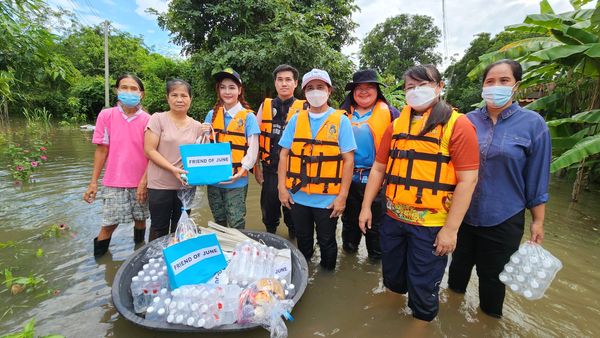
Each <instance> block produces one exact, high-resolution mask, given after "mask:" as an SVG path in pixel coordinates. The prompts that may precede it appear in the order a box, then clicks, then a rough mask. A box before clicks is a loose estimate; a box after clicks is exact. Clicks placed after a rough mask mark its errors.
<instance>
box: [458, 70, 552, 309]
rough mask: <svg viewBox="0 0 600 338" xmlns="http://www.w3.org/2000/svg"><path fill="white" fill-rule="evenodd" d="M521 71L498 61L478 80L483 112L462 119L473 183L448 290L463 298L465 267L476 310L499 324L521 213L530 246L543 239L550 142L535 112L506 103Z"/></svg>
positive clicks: (521, 224)
mask: <svg viewBox="0 0 600 338" xmlns="http://www.w3.org/2000/svg"><path fill="white" fill-rule="evenodd" d="M521 77H522V69H521V65H520V64H519V63H518V62H515V61H513V60H501V61H498V62H496V63H493V64H491V65H489V66H488V67H487V68H486V70H485V71H484V75H483V90H482V97H483V98H484V99H485V101H486V105H485V107H483V108H480V109H477V110H475V111H472V112H470V113H469V114H468V115H467V116H468V118H469V120H471V122H472V123H473V125H475V128H476V129H477V138H478V141H479V152H480V166H479V181H478V183H477V187H476V188H475V192H474V193H473V198H472V200H471V205H470V207H469V210H468V211H467V213H466V215H465V218H464V221H463V224H462V226H461V227H460V230H459V232H458V240H457V247H456V250H455V251H454V253H453V256H452V263H451V265H450V274H449V279H448V285H449V287H450V289H452V290H454V291H456V292H459V293H464V292H465V291H466V288H467V284H468V282H469V279H470V276H471V270H472V269H473V266H475V267H476V270H477V275H478V277H479V300H480V307H481V309H482V311H483V312H484V313H486V314H488V315H490V316H493V317H497V318H500V317H501V316H502V305H503V302H504V293H505V288H504V284H502V282H500V280H499V278H498V275H499V273H500V272H501V271H502V269H503V267H504V265H505V264H506V263H507V262H508V261H509V259H510V256H511V255H512V254H513V253H514V252H515V251H516V250H517V249H518V248H519V244H520V242H521V238H522V237H523V232H524V225H525V209H529V211H530V212H531V216H532V222H531V225H530V231H531V239H530V240H531V241H532V242H536V243H538V244H539V243H541V242H542V240H543V238H544V212H545V203H546V202H548V182H549V179H550V161H551V158H552V144H551V141H550V134H549V132H548V127H547V126H546V123H545V121H544V119H543V117H541V116H540V115H539V114H538V113H536V112H533V111H531V110H527V109H525V108H521V107H520V106H519V105H518V103H516V102H514V103H513V102H512V97H513V95H514V92H515V91H516V88H517V86H518V83H519V82H520V81H521Z"/></svg>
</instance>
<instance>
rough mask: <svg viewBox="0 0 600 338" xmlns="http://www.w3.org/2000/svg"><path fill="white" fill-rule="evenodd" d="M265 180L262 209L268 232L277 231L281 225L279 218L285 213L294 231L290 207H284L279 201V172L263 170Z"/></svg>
mask: <svg viewBox="0 0 600 338" xmlns="http://www.w3.org/2000/svg"><path fill="white" fill-rule="evenodd" d="M263 178H264V182H263V184H262V190H261V191H260V209H261V210H262V221H263V224H264V225H265V227H266V228H267V231H268V232H271V233H275V231H276V230H277V227H278V226H279V219H281V214H282V213H283V221H284V222H285V225H287V227H288V229H289V230H290V232H294V222H293V221H292V213H291V211H290V209H288V208H286V207H283V206H282V205H281V202H280V201H279V191H278V190H277V173H274V172H271V171H269V170H265V171H263Z"/></svg>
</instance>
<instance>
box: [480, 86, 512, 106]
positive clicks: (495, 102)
mask: <svg viewBox="0 0 600 338" xmlns="http://www.w3.org/2000/svg"><path fill="white" fill-rule="evenodd" d="M513 88H514V86H490V87H483V89H482V90H481V97H482V98H483V99H484V100H485V102H487V103H488V104H489V105H491V106H492V107H495V108H500V107H503V106H504V105H505V104H506V103H507V102H508V101H509V100H510V99H511V98H512V95H513Z"/></svg>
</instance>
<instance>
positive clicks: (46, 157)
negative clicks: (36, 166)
mask: <svg viewBox="0 0 600 338" xmlns="http://www.w3.org/2000/svg"><path fill="white" fill-rule="evenodd" d="M40 159H41V160H42V161H47V160H48V156H46V155H42V156H40Z"/></svg>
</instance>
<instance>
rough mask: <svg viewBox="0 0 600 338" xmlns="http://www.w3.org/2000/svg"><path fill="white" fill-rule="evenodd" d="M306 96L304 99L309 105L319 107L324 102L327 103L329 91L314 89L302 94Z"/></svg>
mask: <svg viewBox="0 0 600 338" xmlns="http://www.w3.org/2000/svg"><path fill="white" fill-rule="evenodd" d="M304 95H305V96H306V100H307V101H308V103H309V104H310V106H311V107H321V106H322V105H324V104H325V103H327V99H328V98H329V93H328V92H326V91H324V90H318V89H314V90H311V91H309V92H306V93H305V94H304Z"/></svg>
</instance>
